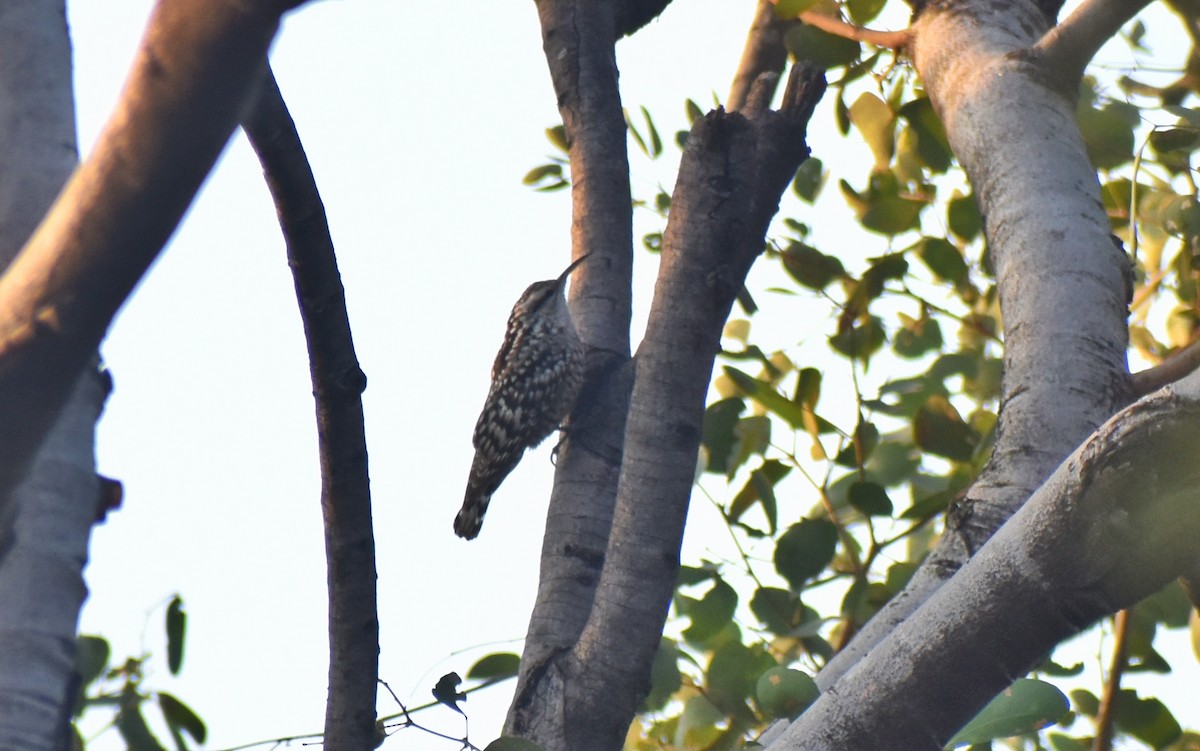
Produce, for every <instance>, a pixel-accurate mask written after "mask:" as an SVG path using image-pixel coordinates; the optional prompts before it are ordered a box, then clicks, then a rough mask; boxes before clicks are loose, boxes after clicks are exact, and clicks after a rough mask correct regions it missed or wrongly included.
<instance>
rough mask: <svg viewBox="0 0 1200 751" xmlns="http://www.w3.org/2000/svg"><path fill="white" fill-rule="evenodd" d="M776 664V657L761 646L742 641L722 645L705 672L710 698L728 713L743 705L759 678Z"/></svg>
mask: <svg viewBox="0 0 1200 751" xmlns="http://www.w3.org/2000/svg"><path fill="white" fill-rule="evenodd" d="M774 666H775V659H774V658H773V657H771V656H770V655H768V654H766V653H764V652H763V651H762V650H761V648H760V647H747V646H746V645H745V644H742V643H741V642H740V641H731V642H729V643H727V644H724V645H722V646H721V647H720V648H719V649H717V651H716V652H714V653H713V656H712V659H711V660H709V663H708V669H707V670H706V671H705V678H706V680H707V690H708V698H709V699H711V700H712V702H713V704H715V705H716V706H717V707H719V708H720V709H721V710H723V711H724V712H726V713H729V714H733V713H735V712H737V711H738V710H739V709H741V708H742V707H744V705H745V701H746V699H747V698H749V697H750V695H751V694H752V693H753V692H754V685H755V684H756V683H757V682H758V677H759V676H760V675H762V673H763V672H764V671H765V670H767V669H768V668H771V667H774Z"/></svg>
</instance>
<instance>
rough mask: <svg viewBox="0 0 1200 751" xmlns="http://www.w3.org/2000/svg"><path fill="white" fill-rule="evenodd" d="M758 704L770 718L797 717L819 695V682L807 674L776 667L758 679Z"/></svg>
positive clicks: (756, 688) (756, 694)
mask: <svg viewBox="0 0 1200 751" xmlns="http://www.w3.org/2000/svg"><path fill="white" fill-rule="evenodd" d="M754 694H755V696H757V697H758V705H759V706H760V707H762V711H763V712H764V713H765V714H766V715H767V717H768V718H771V719H777V718H780V717H787V718H789V719H792V718H795V717H798V716H799V715H800V713H801V712H803V711H804V710H805V709H806V708H807V707H808V705H809V704H812V703H813V702H814V701H816V700H817V697H818V696H820V694H821V690H820V689H819V688H817V683H816V681H814V680H813V679H812V678H811V677H810V676H809V675H807V674H806V673H801V672H800V671H799V670H792V669H791V668H782V667H773V668H770V669H768V670H767V672H765V673H763V674H762V675H761V676H759V678H758V682H757V683H756V685H755V688H754Z"/></svg>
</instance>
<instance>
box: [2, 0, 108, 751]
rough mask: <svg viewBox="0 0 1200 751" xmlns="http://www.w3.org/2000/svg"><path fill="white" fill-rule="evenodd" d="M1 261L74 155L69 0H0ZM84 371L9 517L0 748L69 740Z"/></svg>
mask: <svg viewBox="0 0 1200 751" xmlns="http://www.w3.org/2000/svg"><path fill="white" fill-rule="evenodd" d="M0 49H3V50H4V54H3V55H0V263H2V264H3V265H4V266H7V265H8V264H9V263H11V262H12V259H13V258H14V257H15V256H16V254H17V251H19V250H20V249H21V247H22V246H23V245H24V244H25V241H26V240H28V239H29V236H30V234H31V233H32V232H33V229H34V227H35V226H36V225H37V222H38V220H39V219H40V218H41V216H42V215H43V214H44V213H45V212H46V209H47V208H48V207H49V206H50V204H51V202H52V201H53V200H54V197H55V196H56V195H57V194H58V191H59V190H60V189H61V188H62V185H63V183H64V182H66V179H67V177H68V176H69V175H70V173H71V170H72V169H74V167H75V164H76V159H77V155H76V147H75V107H74V99H73V97H72V88H71V47H70V40H69V38H68V35H67V24H66V8H65V6H64V3H63V2H62V0H48V1H46V0H37V1H25V2H11V3H4V4H3V6H0ZM107 383H108V381H107V378H106V377H100V376H99V375H98V374H97V373H96V371H95V369H94V368H93V369H89V370H88V372H87V373H86V374H85V375H84V376H83V378H82V379H80V380H79V383H78V384H77V385H76V388H75V390H74V394H73V396H72V397H71V399H70V400H69V402H68V403H67V406H66V407H65V408H64V410H63V411H62V413H61V415H60V416H59V418H58V421H57V423H56V425H55V426H54V428H53V429H52V431H51V433H50V436H49V437H48V438H47V439H46V440H45V442H44V443H43V444H42V447H41V450H40V452H38V454H37V457H36V458H35V459H34V462H33V465H32V467H31V468H30V469H29V470H28V472H27V473H26V474H25V475H24V478H23V480H22V481H21V482H20V484H19V485H18V486H17V488H16V490H15V491H14V493H13V496H12V502H11V503H10V504H8V506H7V509H6V512H5V514H4V517H3V519H2V520H0V522H2V523H0V655H3V657H2V658H0V748H5V749H23V750H28V751H39V750H41V749H56V750H60V749H67V748H69V747H70V744H69V735H68V721H69V719H70V712H71V709H72V707H73V704H74V698H75V697H74V692H75V686H76V683H77V680H76V678H75V627H76V623H77V621H78V618H79V608H80V607H81V605H82V604H83V599H84V597H85V596H86V594H87V589H86V587H85V586H84V583H83V576H82V569H83V565H84V563H85V562H86V560H87V542H88V534H89V532H90V530H91V527H92V524H93V523H94V522H95V520H96V516H97V512H98V500H99V484H98V481H97V478H96V472H95V459H94V446H93V435H94V427H95V423H96V420H97V419H98V417H99V415H100V409H101V407H102V405H103V403H104V399H105V397H106V395H107Z"/></svg>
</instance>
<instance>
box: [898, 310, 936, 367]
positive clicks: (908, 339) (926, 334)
mask: <svg viewBox="0 0 1200 751" xmlns="http://www.w3.org/2000/svg"><path fill="white" fill-rule="evenodd" d="M901 318H904V316H903V314H901ZM941 348H942V327H941V326H940V325H938V322H937V319H936V318H919V319H917V320H907V321H905V325H904V326H903V327H902V328H900V329H899V330H898V331H896V334H895V336H893V337H892V349H893V350H895V352H896V354H897V355H900V356H901V357H909V358H917V357H922V356H924V355H926V354H928V353H929V352H937V351H938V350H940V349H941Z"/></svg>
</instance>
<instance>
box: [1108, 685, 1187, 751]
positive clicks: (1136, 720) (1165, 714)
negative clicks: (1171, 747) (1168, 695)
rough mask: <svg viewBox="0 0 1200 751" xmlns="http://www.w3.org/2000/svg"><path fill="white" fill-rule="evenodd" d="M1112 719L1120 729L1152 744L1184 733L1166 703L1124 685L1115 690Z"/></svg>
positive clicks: (1168, 741) (1160, 742)
mask: <svg viewBox="0 0 1200 751" xmlns="http://www.w3.org/2000/svg"><path fill="white" fill-rule="evenodd" d="M1115 719H1116V725H1117V727H1118V728H1119V729H1121V730H1123V731H1125V732H1126V733H1129V734H1130V735H1132V736H1133V737H1134V738H1137V739H1138V740H1140V741H1143V742H1145V743H1146V744H1147V745H1149V746H1151V747H1153V748H1162V747H1163V746H1166V745H1168V744H1170V743H1172V742H1174V741H1175V740H1177V739H1178V738H1179V736H1180V735H1182V734H1183V728H1181V727H1180V726H1179V722H1178V721H1177V720H1176V719H1175V717H1174V716H1173V715H1172V714H1171V711H1170V710H1169V709H1167V707H1166V705H1165V704H1163V703H1162V702H1161V701H1159V700H1158V699H1155V698H1153V697H1151V698H1148V699H1142V698H1140V697H1138V694H1137V691H1135V690H1134V689H1131V688H1123V689H1121V692H1120V694H1118V696H1117V702H1116V712H1115Z"/></svg>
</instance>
